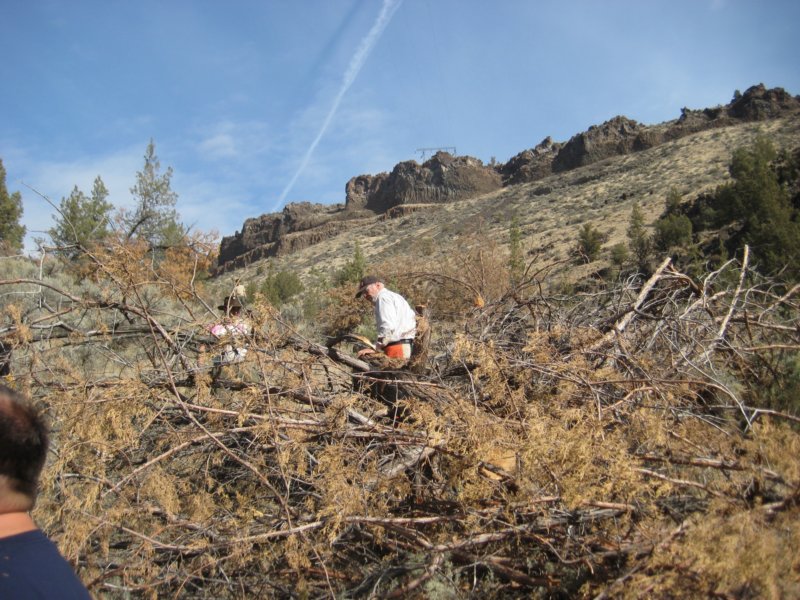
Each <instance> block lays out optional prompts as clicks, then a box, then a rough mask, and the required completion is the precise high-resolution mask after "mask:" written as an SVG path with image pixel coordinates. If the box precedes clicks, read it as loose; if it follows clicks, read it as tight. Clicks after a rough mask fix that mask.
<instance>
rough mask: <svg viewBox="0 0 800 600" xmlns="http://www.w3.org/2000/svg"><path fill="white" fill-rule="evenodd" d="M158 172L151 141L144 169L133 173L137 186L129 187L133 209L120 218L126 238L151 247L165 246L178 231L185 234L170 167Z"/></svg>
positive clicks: (159, 167) (158, 162)
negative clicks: (176, 207)
mask: <svg viewBox="0 0 800 600" xmlns="http://www.w3.org/2000/svg"><path fill="white" fill-rule="evenodd" d="M160 171H161V162H160V161H159V159H158V156H156V148H155V144H154V143H153V140H150V143H149V144H148V145H147V150H146V152H145V155H144V168H143V169H142V170H141V171H139V172H137V173H136V185H134V186H133V187H132V188H131V194H132V195H133V197H134V199H135V200H136V207H135V208H134V209H133V210H132V211H131V212H129V213H124V214H123V215H122V223H123V225H124V227H125V230H126V234H127V236H128V238H140V239H144V240H146V241H147V242H148V243H149V244H150V246H152V247H159V246H165V245H168V243H171V242H174V238H175V237H176V236H177V235H178V232H181V233H184V232H183V228H182V226H181V225H180V224H179V222H178V213H177V211H176V210H175V204H176V202H177V201H178V194H177V193H176V192H174V191H173V190H172V188H171V180H172V167H167V170H166V171H165V172H164V173H163V174H162V173H161V172H160Z"/></svg>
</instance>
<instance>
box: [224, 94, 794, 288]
mask: <svg viewBox="0 0 800 600" xmlns="http://www.w3.org/2000/svg"><path fill="white" fill-rule="evenodd" d="M797 114H800V97H798V96H792V95H791V94H789V93H787V92H786V91H784V90H783V89H781V88H773V89H767V88H765V87H764V86H763V85H757V86H753V87H751V88H749V89H748V90H747V91H745V92H744V94H739V93H738V92H737V93H736V94H735V95H734V98H733V99H732V100H731V102H730V103H729V104H726V105H724V106H718V107H715V108H706V109H703V110H690V109H687V108H684V109H683V110H682V111H681V116H680V117H679V118H677V119H675V120H673V121H668V122H665V123H661V124H657V125H642V124H641V123H637V122H636V121H633V120H631V119H628V118H626V117H624V116H617V117H614V118H613V119H611V120H609V121H606V122H605V123H603V124H601V125H597V126H592V127H590V128H589V129H588V130H587V131H585V132H582V133H579V134H577V135H575V136H573V137H572V138H571V139H570V140H568V141H567V142H563V143H562V142H554V141H553V140H552V139H551V138H549V137H548V138H545V139H544V140H543V141H542V142H541V143H539V144H538V145H537V146H535V147H534V148H532V149H529V150H525V151H523V152H520V153H519V154H517V155H516V156H514V157H512V158H511V159H510V160H509V161H508V162H507V163H505V164H499V165H484V164H483V163H482V162H481V161H480V160H478V159H476V158H472V157H469V156H452V155H450V154H448V153H445V152H439V153H437V154H436V155H434V156H433V157H432V158H431V159H430V160H428V161H426V162H424V163H423V164H421V165H420V164H418V163H417V162H416V161H413V160H411V161H405V162H402V163H399V164H398V165H396V166H395V168H394V169H393V170H392V172H391V173H379V174H377V175H358V176H356V177H353V178H352V179H350V181H348V182H347V184H346V186H345V190H346V199H345V203H344V205H341V204H337V205H333V206H331V205H321V204H312V203H309V202H304V203H294V204H289V205H287V206H286V208H284V209H283V211H282V212H280V213H270V214H266V215H262V216H260V217H255V218H251V219H248V220H246V221H245V223H244V225H243V226H242V231H241V232H236V233H235V234H234V235H233V236H228V237H224V238H223V239H222V242H221V244H220V252H219V260H218V267H217V274H221V273H224V272H229V271H232V270H235V269H240V268H242V267H245V266H247V265H249V264H251V263H253V262H254V261H257V260H260V259H264V258H269V257H277V256H287V255H289V254H291V253H293V252H297V251H298V250H302V249H304V248H308V247H310V246H313V245H315V244H318V243H320V242H322V241H324V240H327V239H331V238H333V237H335V236H338V235H340V234H342V233H344V232H347V231H350V230H352V229H353V228H358V227H360V226H363V225H365V224H366V223H369V222H370V221H372V220H374V219H375V218H376V217H378V216H396V215H397V214H399V211H397V210H396V209H397V207H403V206H408V205H414V206H419V205H423V206H429V205H440V204H448V203H452V202H459V201H464V200H467V199H470V198H476V197H481V196H484V195H486V194H491V193H492V192H496V191H498V190H501V189H503V188H509V187H513V186H518V185H520V184H523V183H531V182H539V181H543V180H545V179H548V180H550V181H552V183H550V184H548V185H546V186H544V187H541V188H539V189H540V191H541V193H546V190H552V189H553V187H554V186H555V187H558V186H559V185H560V184H559V183H558V180H552V179H551V178H552V177H553V176H554V175H555V176H558V175H561V174H564V175H566V174H567V173H570V172H573V171H575V170H576V169H579V168H581V167H588V166H590V165H594V164H597V163H600V162H602V161H604V160H607V159H610V158H613V157H624V156H630V155H634V154H637V153H641V152H643V151H646V150H651V149H654V148H657V147H660V146H663V145H664V144H667V143H670V142H675V141H677V140H681V139H684V138H686V137H688V136H695V135H697V134H698V133H701V132H709V131H715V130H722V129H725V128H730V127H734V126H737V125H744V124H747V123H761V122H766V121H771V120H776V119H780V118H782V117H790V116H792V115H797ZM567 180H568V179H565V180H564V181H567ZM509 192H510V193H511V194H512V195H513V192H512V191H511V190H509ZM408 212H409V211H402V213H405V214H407V213H408Z"/></svg>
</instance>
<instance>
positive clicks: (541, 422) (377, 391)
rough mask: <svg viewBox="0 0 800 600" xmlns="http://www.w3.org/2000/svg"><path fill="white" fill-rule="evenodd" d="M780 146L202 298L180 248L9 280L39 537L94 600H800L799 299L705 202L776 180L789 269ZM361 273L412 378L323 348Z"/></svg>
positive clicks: (639, 166) (622, 180)
mask: <svg viewBox="0 0 800 600" xmlns="http://www.w3.org/2000/svg"><path fill="white" fill-rule="evenodd" d="M764 140H767V141H768V142H769V144H771V145H772V148H773V150H774V151H775V152H774V154H770V153H767V152H766V151H765V153H764V154H763V156H764V157H768V158H769V161H767V162H768V168H767V167H764V168H763V169H761V171H759V172H758V173H756V172H755V171H757V169H749V168H744V167H747V166H748V165H751V166H752V165H761V166H763V165H765V164H767V162H764V161H761V162H759V160H760V159H759V157H760V156H762V155H761V154H759V153H758V152H757V151H756V150H753V151H750V150H747V149H751V148H756V149H757V148H759V147H760V146H759V144H760V143H761V142H762V141H764ZM798 146H800V119H798V118H797V117H796V116H795V117H791V118H786V119H779V120H774V121H768V122H764V123H759V124H742V125H736V126H734V127H729V128H720V129H716V130H711V131H704V132H700V133H698V134H695V135H694V136H690V137H684V138H681V139H678V140H674V141H672V142H668V143H666V144H663V145H661V146H658V147H655V148H652V149H649V150H646V151H643V152H638V153H635V154H630V155H626V156H622V157H617V158H614V159H608V160H606V161H601V162H598V163H595V164H592V165H589V166H586V167H581V168H578V169H574V170H572V171H569V172H566V173H563V174H560V175H552V176H548V177H546V178H544V179H542V180H539V181H536V182H532V183H527V184H520V185H518V186H510V187H506V188H503V189H501V190H499V191H496V192H492V193H490V194H488V195H484V196H481V197H477V198H472V199H468V200H463V201H459V202H454V203H449V204H441V205H436V206H434V207H418V210H415V211H414V212H410V213H407V214H405V215H404V216H400V217H398V218H396V219H392V218H385V217H376V218H374V219H372V220H370V221H369V222H366V223H365V224H364V226H363V227H362V228H360V229H359V230H358V231H357V235H353V232H352V231H350V232H348V234H347V235H346V236H340V237H335V238H331V239H329V240H325V241H322V242H320V243H319V244H316V245H314V246H311V247H309V248H306V249H304V250H302V251H300V252H297V253H294V254H292V255H289V256H286V257H282V258H281V259H279V260H273V261H271V262H260V263H254V264H252V265H250V266H248V267H247V268H246V269H245V270H240V271H235V272H231V273H227V274H225V275H224V276H222V277H219V278H217V279H207V278H204V277H203V276H202V273H203V272H204V271H205V270H206V269H207V268H208V264H209V262H208V261H209V247H208V245H207V244H204V243H203V242H202V240H198V239H197V238H196V239H194V240H186V239H184V241H183V243H182V244H175V245H173V246H171V247H169V248H167V249H166V250H164V248H160V249H158V251H156V250H154V248H153V247H152V246H148V245H147V244H146V243H143V242H142V240H137V239H132V238H129V237H126V236H120V235H114V234H109V235H108V236H107V237H106V238H105V239H104V240H103V241H102V243H101V244H97V245H92V246H87V247H82V248H80V253H79V255H78V256H74V255H71V256H65V255H64V254H63V253H56V254H55V255H53V254H51V253H48V254H46V255H44V256H42V257H41V260H39V261H31V260H29V259H24V258H21V257H8V258H2V259H0V260H2V268H3V275H2V277H0V306H2V311H3V313H2V314H3V322H2V324H0V336H2V341H3V343H4V344H5V345H6V347H8V348H10V350H11V361H10V364H11V370H12V373H11V375H9V376H8V377H7V378H6V380H7V381H8V382H9V383H10V384H11V385H13V386H14V387H16V388H17V389H19V390H21V391H22V392H24V393H26V394H28V395H29V396H30V397H32V398H33V399H34V400H35V401H36V403H37V404H38V405H39V406H41V408H42V409H43V410H45V411H47V413H48V415H49V418H50V422H51V423H52V427H53V430H54V436H53V437H54V441H55V443H54V447H53V449H52V456H51V459H50V461H49V463H48V466H47V469H46V472H45V479H44V481H43V483H42V493H41V496H40V500H39V503H38V505H37V508H36V511H35V517H36V519H37V522H38V523H40V524H41V525H42V527H43V528H44V529H45V530H46V532H47V533H48V534H49V535H51V536H52V537H53V538H54V539H55V540H56V541H57V542H58V545H59V548H60V549H61V550H62V552H64V554H65V555H66V556H67V557H68V558H69V559H70V560H71V561H73V563H74V564H75V565H76V568H77V570H78V573H79V575H80V577H81V578H82V580H83V581H85V582H86V583H87V585H88V586H89V588H90V590H91V591H92V593H93V594H95V595H96V596H97V597H101V598H106V597H107V598H139V597H141V598H163V597H178V598H258V597H265V598H272V597H274V598H295V597H296V598H319V597H336V598H371V597H376V598H377V597H380V598H385V597H390V598H391V597H394V598H515V597H519V598H530V597H534V598H563V597H580V598H627V597H629V598H642V597H647V598H651V597H655V598H673V597H703V596H717V597H726V598H728V597H729V598H756V597H759V598H761V597H771V598H785V597H796V596H798V595H800V578H799V577H798V573H800V559H798V557H800V519H799V518H798V517H800V506H799V505H798V501H800V459H798V456H800V417H798V410H799V409H800V405H798V401H797V398H798V397H800V356H799V355H798V348H800V320H799V319H798V317H799V314H800V313H798V298H797V296H798V292H800V285H798V281H797V280H796V270H795V266H794V265H793V264H791V263H789V264H788V267H789V268H788V269H787V268H783V267H786V266H787V263H784V264H783V265H782V266H781V265H778V264H776V263H774V262H770V261H772V260H773V259H775V254H774V253H772V254H770V255H769V256H770V257H771V258H770V259H769V260H767V259H766V258H765V257H766V256H767V254H766V253H765V248H769V247H770V244H771V243H773V242H772V241H771V239H766V238H764V237H752V236H751V233H752V232H751V231H750V230H748V229H747V223H748V222H749V221H748V220H747V219H746V218H743V217H742V214H741V213H736V212H735V211H734V212H732V213H731V214H727V216H726V218H724V219H723V216H722V213H725V212H726V211H722V210H720V206H721V205H720V200H719V199H720V198H727V197H730V198H734V199H737V201H738V199H740V198H742V197H743V196H742V193H741V192H742V189H745V188H746V186H745V183H746V182H752V181H757V179H756V177H757V176H762V175H763V176H764V177H765V178H766V179H765V181H773V180H774V181H775V182H777V183H776V184H775V188H774V190H773V191H774V195H773V196H770V197H769V198H770V199H772V200H774V206H773V205H769V206H768V208H767V209H765V212H764V213H763V215H764V219H762V220H760V221H759V223H764V222H770V221H769V219H773V218H774V217H775V215H783V217H785V219H784V222H785V224H787V227H786V229H785V235H784V234H783V233H782V234H781V235H784V237H781V238H780V239H781V240H782V241H781V243H782V244H784V250H785V252H784V256H787V257H789V258H788V259H787V260H790V261H793V260H794V259H793V258H792V257H793V256H796V255H795V254H793V253H794V252H796V250H797V248H796V247H792V246H791V244H792V243H794V240H795V237H793V236H795V234H796V232H797V228H796V227H795V225H797V210H798V205H797V204H798V195H797V181H798V177H797V169H796V167H797V165H798V164H800V161H797V160H796V158H797V152H796V148H797V147H798ZM737 149H745V150H743V151H742V152H743V154H740V155H735V151H736V150H737ZM781 151H785V152H783V153H781ZM748 152H750V153H749V154H748ZM736 156H739V158H741V160H742V161H744V162H742V163H740V166H741V167H742V168H738V169H737V168H735V167H734V166H733V164H734V163H735V160H734V159H735V158H736ZM781 160H783V161H784V162H780V161H781ZM737 164H739V163H737ZM759 168H760V167H759ZM737 186H738V187H737ZM726 194H729V196H726ZM670 198H671V199H672V200H673V204H669V202H668V200H669V199H670ZM676 199H678V200H679V202H677V203H675V202H674V200H676ZM670 206H671V208H669V209H668V208H667V207H670ZM704 207H705V208H704ZM709 207H710V208H712V209H714V210H715V211H716V212H713V215H712V216H715V218H716V219H717V220H716V221H713V219H712V220H709V219H710V218H707V217H708V216H709V214H711V213H709V210H708V208H709ZM670 210H671V211H673V212H670ZM776 211H777V212H776ZM780 211H783V212H780ZM632 215H633V216H634V217H636V218H632ZM637 215H638V217H637ZM698 215H700V216H698ZM670 216H674V217H676V219H677V217H678V216H684V217H686V220H687V221H689V222H690V223H691V224H692V225H691V226H692V227H693V228H695V227H696V229H694V230H693V231H690V233H689V237H688V238H684V237H681V235H682V234H680V231H681V230H680V229H679V228H678V230H677V231H678V233H677V234H676V233H671V234H670V236H672V237H669V236H665V235H662V237H661V238H658V240H661V241H662V242H663V240H665V239H672V240H676V239H679V240H681V244H680V245H679V246H677V247H671V246H670V244H668V243H666V242H664V244H666V245H667V246H670V247H668V248H667V249H666V250H662V249H659V247H658V243H657V241H658V240H657V239H656V238H653V237H651V234H652V232H653V231H654V230H655V231H662V233H663V231H667V229H666V228H665V227H664V228H663V230H662V229H659V225H658V223H661V224H662V226H663V224H664V223H666V222H667V221H666V220H665V219H667V217H670ZM701 216H702V218H701ZM712 221H713V222H712ZM670 222H671V221H670ZM681 222H684V221H681ZM654 223H656V225H655V227H654ZM792 223H794V224H795V225H791V224H792ZM587 225H588V227H587ZM701 225H702V226H703V227H705V228H701ZM763 230H764V227H761V228H760V229H759V228H755V229H753V231H756V232H760V233H763ZM669 231H674V230H672V229H670V230H669ZM782 231H783V230H782ZM581 232H583V233H581ZM593 232H597V233H598V234H599V236H594V235H593ZM640 234H641V237H640V238H637V235H640ZM579 239H580V240H583V245H582V250H583V252H582V253H581V252H579V251H578V242H579ZM637 239H638V240H639V242H641V244H640V245H639V246H637V241H636V240H637ZM590 242H598V244H593V243H590ZM756 242H757V244H758V245H757V246H751V244H753V243H756ZM659 243H660V242H659ZM645 247H646V249H647V252H644V250H642V248H645ZM798 247H800V246H798ZM637 248H639V250H637ZM623 251H624V252H623ZM638 251H640V252H641V255H636V253H637V252H638ZM365 272H376V273H380V274H381V275H382V276H384V277H385V279H386V281H387V282H388V285H389V287H391V288H393V289H397V290H399V291H401V292H403V293H404V294H405V295H406V296H407V297H408V298H409V299H411V300H412V301H413V302H414V303H415V304H425V305H426V306H427V309H426V310H427V311H428V312H429V314H430V318H431V323H432V334H431V342H430V348H429V351H428V356H427V361H426V362H425V364H424V365H422V368H419V369H414V370H410V369H405V368H399V367H398V366H397V365H392V364H382V365H376V364H373V363H367V362H363V361H362V360H359V359H357V358H355V352H353V351H352V350H353V349H354V348H352V347H350V346H349V345H348V344H349V343H348V342H346V341H345V342H342V343H339V344H334V341H335V340H334V337H335V336H339V335H341V334H344V333H353V332H357V333H362V334H369V333H370V327H371V310H370V307H368V306H367V305H366V304H365V303H364V304H358V303H357V301H356V300H355V299H354V298H353V292H354V287H355V285H354V282H355V281H356V280H357V279H358V278H359V277H360V276H361V275H362V274H364V273H365ZM281 274H283V275H281ZM240 284H241V285H244V286H245V287H246V288H247V291H248V298H247V308H248V311H249V315H250V319H251V321H252V323H253V326H254V332H253V335H252V337H251V339H250V340H249V352H248V354H247V357H246V360H245V361H244V362H242V363H239V364H234V365H226V366H223V367H221V368H219V367H214V366H213V362H212V357H213V355H214V354H215V353H216V352H217V351H218V348H217V346H218V345H219V343H220V342H217V341H215V340H214V339H213V338H211V337H210V336H209V335H208V333H207V331H208V325H209V324H210V323H212V322H213V321H214V320H215V318H216V316H215V315H216V312H217V311H216V310H214V307H215V306H216V305H217V304H218V303H219V301H220V300H221V299H222V298H223V297H224V296H226V295H228V294H229V293H230V292H231V291H232V289H233V288H234V286H236V285H240ZM222 343H224V340H223V341H222Z"/></svg>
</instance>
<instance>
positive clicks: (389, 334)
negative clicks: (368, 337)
mask: <svg viewBox="0 0 800 600" xmlns="http://www.w3.org/2000/svg"><path fill="white" fill-rule="evenodd" d="M361 296H363V297H364V298H366V299H367V300H369V301H370V302H372V304H373V305H374V306H375V324H376V326H377V329H378V336H377V338H378V339H377V341H376V343H375V348H376V350H378V351H379V352H383V353H384V354H385V355H386V356H388V357H389V358H403V359H406V360H408V359H409V358H411V346H412V344H413V343H414V336H415V335H416V333H417V316H416V313H415V312H414V309H413V308H411V306H410V305H409V304H408V302H407V301H406V299H405V298H403V297H402V296H401V295H400V294H398V293H396V292H393V291H391V290H389V289H387V288H386V286H385V285H384V284H383V281H382V280H381V279H380V278H379V277H376V276H374V275H367V276H366V277H364V278H363V279H362V280H361V281H360V282H359V284H358V292H356V298H360V297H361ZM371 352H373V350H370V349H365V350H361V351H360V352H359V353H358V355H359V356H364V355H365V354H369V353H371Z"/></svg>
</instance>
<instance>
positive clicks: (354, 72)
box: [272, 0, 402, 211]
mask: <svg viewBox="0 0 800 600" xmlns="http://www.w3.org/2000/svg"><path fill="white" fill-rule="evenodd" d="M401 2H402V0H383V6H381V12H380V14H379V15H378V18H377V19H376V20H375V23H374V24H373V25H372V28H371V29H370V30H369V33H367V35H366V37H365V38H364V39H363V40H361V44H360V45H359V47H358V49H357V50H356V53H355V54H354V55H353V58H351V59H350V63H349V64H348V65H347V70H346V71H345V72H344V77H343V78H342V85H341V86H340V87H339V93H338V94H336V98H334V100H333V106H331V109H330V110H329V111H328V116H326V117H325V121H324V122H323V123H322V127H320V129H319V133H317V137H315V138H314V141H313V142H311V145H310V146H309V147H308V150H306V154H305V156H304V157H303V160H302V162H301V163H300V167H299V168H298V169H297V172H296V173H295V174H294V177H292V179H291V181H289V183H288V185H287V186H286V187H285V188H284V189H283V192H282V193H281V197H280V198H279V199H278V202H277V203H276V204H275V206H273V207H272V210H273V211H276V210H278V208H280V207H281V206H283V203H284V201H285V200H286V196H287V195H288V194H289V192H290V191H291V190H292V188H293V187H294V184H295V182H296V181H297V178H298V177H300V174H301V173H302V172H303V171H304V170H305V168H306V166H308V161H309V160H310V159H311V155H312V154H313V153H314V150H315V149H316V148H317V145H318V144H319V142H320V140H321V139H322V136H323V135H325V131H327V129H328V126H329V125H330V124H331V121H332V120H333V116H334V115H335V114H336V111H337V110H338V109H339V104H341V102H342V98H344V95H345V94H346V93H347V90H349V89H350V86H351V85H353V82H354V81H355V80H356V77H357V76H358V73H359V71H361V67H363V66H364V63H365V62H366V61H367V58H368V57H369V53H370V52H372V48H373V47H374V46H375V43H376V42H377V41H378V39H379V38H380V37H381V34H382V33H383V30H384V29H386V26H387V25H388V24H389V21H391V20H392V15H394V12H395V11H396V10H397V8H398V7H399V6H400V3H401Z"/></svg>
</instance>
